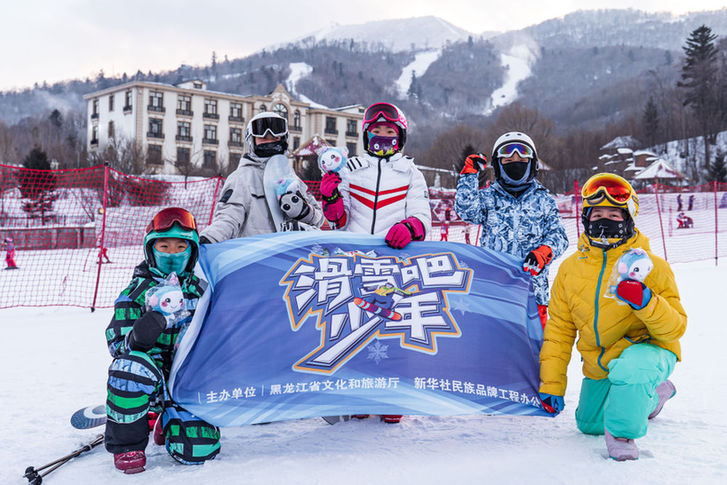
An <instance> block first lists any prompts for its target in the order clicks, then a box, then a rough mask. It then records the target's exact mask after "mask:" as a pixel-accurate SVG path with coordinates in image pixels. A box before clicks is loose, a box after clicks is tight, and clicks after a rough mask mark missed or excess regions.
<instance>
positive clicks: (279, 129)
mask: <svg viewBox="0 0 727 485" xmlns="http://www.w3.org/2000/svg"><path fill="white" fill-rule="evenodd" d="M268 132H269V133H270V134H271V135H272V136H285V135H287V134H288V123H287V122H286V121H285V120H284V119H282V118H277V117H270V118H258V119H255V120H252V122H251V133H252V136H254V137H255V138H265V136H266V134H267V133H268Z"/></svg>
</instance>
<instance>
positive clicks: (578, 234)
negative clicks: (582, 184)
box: [573, 179, 581, 247]
mask: <svg viewBox="0 0 727 485" xmlns="http://www.w3.org/2000/svg"><path fill="white" fill-rule="evenodd" d="M573 197H575V198H576V214H575V216H576V217H575V219H576V247H578V240H579V239H580V238H581V226H580V224H579V222H580V217H578V179H575V180H574V181H573Z"/></svg>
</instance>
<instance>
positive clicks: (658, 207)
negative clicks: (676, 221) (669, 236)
mask: <svg viewBox="0 0 727 485" xmlns="http://www.w3.org/2000/svg"><path fill="white" fill-rule="evenodd" d="M654 195H655V196H656V211H657V213H658V214H659V228H660V229H661V245H662V247H663V248H664V259H665V260H666V261H667V262H668V261H669V257H668V256H667V254H666V238H665V237H664V222H663V221H662V220H661V204H660V203H659V182H656V183H654Z"/></svg>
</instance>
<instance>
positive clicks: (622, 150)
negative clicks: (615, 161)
mask: <svg viewBox="0 0 727 485" xmlns="http://www.w3.org/2000/svg"><path fill="white" fill-rule="evenodd" d="M616 151H617V152H618V153H619V154H620V155H631V154H632V153H634V151H633V150H632V149H630V148H618V149H617V150H616Z"/></svg>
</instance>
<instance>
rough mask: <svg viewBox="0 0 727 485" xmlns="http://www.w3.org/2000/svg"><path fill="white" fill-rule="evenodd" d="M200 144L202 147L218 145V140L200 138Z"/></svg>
mask: <svg viewBox="0 0 727 485" xmlns="http://www.w3.org/2000/svg"><path fill="white" fill-rule="evenodd" d="M202 144H203V145H219V144H220V140H217V139H212V138H202Z"/></svg>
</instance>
